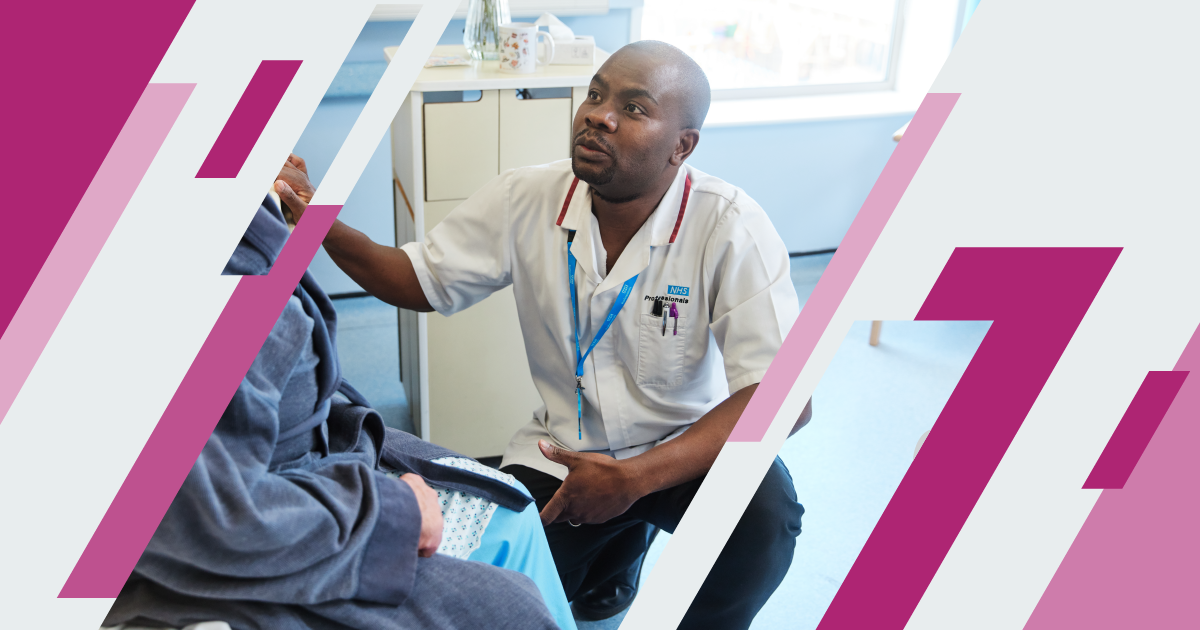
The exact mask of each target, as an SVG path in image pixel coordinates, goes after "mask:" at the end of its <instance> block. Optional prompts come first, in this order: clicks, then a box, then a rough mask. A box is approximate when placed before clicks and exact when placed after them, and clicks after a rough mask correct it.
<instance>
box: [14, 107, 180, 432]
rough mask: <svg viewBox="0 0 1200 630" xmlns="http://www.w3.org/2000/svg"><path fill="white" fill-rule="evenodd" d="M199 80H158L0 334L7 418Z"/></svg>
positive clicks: (127, 123)
mask: <svg viewBox="0 0 1200 630" xmlns="http://www.w3.org/2000/svg"><path fill="white" fill-rule="evenodd" d="M194 87H195V84H194V83H151V84H150V85H148V86H146V89H145V91H144V92H142V97H141V98H140V99H138V102H137V105H136V106H135V107H134V108H133V113H131V114H130V115H129V120H127V121H125V126H124V127H122V128H121V133H120V135H118V136H117V140H116V142H114V143H113V145H112V149H110V150H109V152H108V155H107V156H106V157H105V158H104V163H103V164H101V165H100V170H99V171H97V173H96V177H95V178H93V179H92V183H91V185H90V186H88V189H87V192H85V193H84V195H83V199H82V200H81V201H80V202H79V207H78V208H76V210H75V212H74V213H73V214H72V215H71V219H70V220H69V221H68V222H67V225H66V228H65V229H63V232H62V235H61V236H60V237H59V239H58V242H57V243H55V245H54V249H53V250H51V252H50V255H49V256H48V257H47V258H46V263H45V264H44V265H43V266H42V269H41V271H39V272H38V275H37V278H36V279H35V280H34V281H33V284H32V285H31V286H30V287H29V292H28V293H27V294H26V296H25V299H24V300H23V301H22V302H21V305H20V306H19V307H18V308H17V311H16V313H15V314H14V315H13V318H12V321H11V322H10V323H9V326H8V329H7V330H5V331H4V333H3V335H2V336H0V357H4V360H3V361H0V422H3V420H4V416H5V415H6V414H7V413H8V410H9V408H10V407H11V406H12V403H13V401H14V400H15V399H16V397H17V393H18V392H20V391H21V387H22V386H23V385H24V384H25V380H26V379H27V378H28V377H29V372H30V371H31V370H33V366H34V364H36V363H37V360H38V357H39V356H40V355H41V353H42V350H43V349H44V348H45V347H46V343H47V342H48V341H50V336H51V335H53V334H54V329H55V328H56V327H57V326H58V322H59V321H60V320H61V319H62V316H63V314H64V313H66V311H67V307H68V306H69V305H70V303H71V300H72V299H74V298H75V293H76V292H77V291H78V290H79V286H80V285H81V284H83V279H84V278H85V277H86V276H87V273H88V270H89V269H91V267H92V263H93V262H95V260H96V256H98V255H99V254H100V250H101V249H102V248H103V247H104V243H105V241H107V240H108V236H109V234H111V233H112V230H113V227H114V226H116V224H117V220H118V219H120V218H121V213H122V212H124V210H125V206H126V205H128V204H129V200H130V199H131V198H132V197H133V193H134V191H135V190H137V187H138V185H139V184H140V183H141V181H142V177H143V176H145V174H146V170H147V169H149V168H150V163H151V162H153V161H154V156H156V155H158V149H159V147H161V146H162V143H163V141H164V140H166V138H167V133H168V132H169V131H170V130H171V127H172V126H173V125H174V124H175V120H176V118H177V117H178V116H179V112H180V111H182V110H183V105H184V103H186V102H187V100H188V97H189V96H190V95H191V93H192V88H194Z"/></svg>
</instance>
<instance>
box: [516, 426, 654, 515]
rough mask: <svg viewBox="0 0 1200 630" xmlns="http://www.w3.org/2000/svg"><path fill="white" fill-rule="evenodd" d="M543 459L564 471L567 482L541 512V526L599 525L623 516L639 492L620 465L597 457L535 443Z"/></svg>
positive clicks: (639, 495) (625, 469) (592, 454)
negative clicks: (564, 524)
mask: <svg viewBox="0 0 1200 630" xmlns="http://www.w3.org/2000/svg"><path fill="white" fill-rule="evenodd" d="M538 447H539V448H540V449H541V451H542V455H543V456H545V458H546V459H548V460H550V461H552V462H556V463H559V464H562V465H564V466H566V467H567V469H568V472H567V478H566V479H564V480H563V484H562V486H560V487H559V488H558V492H555V493H554V496H553V497H551V498H550V502H549V503H547V504H546V507H545V508H543V509H542V514H541V516H542V524H543V525H549V524H550V523H561V522H563V521H570V522H571V523H572V524H574V525H582V524H583V523H603V522H605V521H608V520H609V519H612V518H616V517H618V516H620V515H622V514H624V513H625V510H628V509H629V506H631V505H633V502H634V501H637V500H638V499H640V498H642V496H644V495H645V494H646V493H645V492H643V491H642V490H641V488H640V486H639V484H638V483H637V480H635V479H630V478H629V477H628V475H627V474H626V473H627V472H628V470H627V468H626V467H624V466H622V465H621V462H618V461H617V460H615V459H613V458H611V457H608V456H606V455H600V454H597V453H576V452H574V451H568V450H565V449H561V448H558V447H556V446H553V445H551V444H550V443H549V442H546V441H545V440H539V441H538Z"/></svg>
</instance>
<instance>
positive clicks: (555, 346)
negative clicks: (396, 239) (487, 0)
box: [402, 160, 800, 479]
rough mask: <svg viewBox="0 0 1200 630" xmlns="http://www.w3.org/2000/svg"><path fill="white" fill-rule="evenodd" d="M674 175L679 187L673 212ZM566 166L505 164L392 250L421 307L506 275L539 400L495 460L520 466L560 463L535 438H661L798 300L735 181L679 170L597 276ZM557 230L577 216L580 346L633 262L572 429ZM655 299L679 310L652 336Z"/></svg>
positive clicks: (759, 357)
mask: <svg viewBox="0 0 1200 630" xmlns="http://www.w3.org/2000/svg"><path fill="white" fill-rule="evenodd" d="M688 176H690V178H691V187H690V194H689V195H688V200H687V204H686V207H684V208H683V210H682V218H680V214H681V209H680V205H681V201H682V200H683V197H684V189H685V178H686V177H688ZM573 180H574V175H573V174H572V172H571V162H570V160H562V161H559V162H554V163H551V164H547V165H544V166H534V167H527V168H519V169H515V170H510V171H507V172H505V173H503V174H501V175H500V176H499V177H497V178H495V179H493V180H492V181H490V182H488V183H487V184H486V185H484V186H483V187H482V188H481V189H480V190H479V191H478V192H476V193H475V194H474V195H472V196H471V197H470V198H469V199H467V200H466V201H464V202H463V203H462V204H461V205H459V206H458V207H457V208H455V209H454V210H453V211H451V212H450V214H449V215H448V216H447V217H446V218H445V219H444V220H443V221H442V222H441V223H439V224H438V225H437V226H436V227H434V229H432V230H430V232H429V234H428V235H427V236H426V239H425V242H424V243H420V242H414V243H408V244H406V245H404V246H403V248H402V249H404V251H405V252H407V253H408V256H409V258H410V259H412V263H413V267H414V268H415V269H416V273H417V278H418V279H419V280H420V283H421V288H422V289H423V290H424V292H425V296H426V298H428V300H429V303H430V305H432V306H433V308H434V309H435V310H437V311H438V312H439V313H441V314H443V315H451V314H453V313H457V312H458V311H461V310H463V309H465V308H467V307H469V306H471V305H472V304H475V303H476V302H479V301H480V300H482V299H484V298H486V297H487V296H489V295H491V294H492V293H493V292H494V291H497V290H499V289H501V288H503V287H505V286H508V285H510V284H511V285H513V294H514V296H515V298H516V303H517V313H518V317H519V319H520V322H521V332H522V334H523V335H524V338H525V350H526V352H527V353H528V356H529V367H530V371H531V372H532V376H533V382H534V385H535V386H536V387H537V390H538V393H539V394H540V395H541V397H542V401H543V403H544V405H543V406H542V407H541V408H539V409H538V410H536V411H534V412H533V419H532V420H531V422H530V423H529V424H528V425H526V426H525V427H523V428H522V429H521V430H519V431H518V432H517V434H516V435H515V436H513V439H512V441H511V442H510V443H509V445H508V449H507V450H506V451H505V453H504V461H503V464H502V465H504V466H507V465H510V464H521V465H524V466H528V467H530V468H534V469H536V470H540V471H542V472H545V473H548V474H551V475H554V476H556V477H558V478H560V479H561V478H564V477H565V476H566V473H567V469H566V467H564V466H561V465H559V464H555V463H553V462H550V461H549V460H547V459H545V458H544V457H543V456H542V455H541V453H540V451H539V450H538V448H537V441H538V440H539V439H546V440H549V441H550V442H552V443H554V444H557V445H558V446H561V447H564V448H567V449H570V450H576V451H596V452H601V453H605V454H608V455H611V456H613V457H616V458H617V459H625V458H628V457H633V456H634V455H638V454H640V453H643V452H645V451H647V450H649V449H650V448H652V447H653V446H655V445H656V444H659V443H662V442H664V441H666V440H669V439H671V438H674V437H675V436H677V435H679V434H680V433H682V432H683V431H684V430H685V429H687V427H689V426H690V425H691V424H692V423H694V422H695V421H696V420H698V419H699V418H700V417H701V416H703V415H704V414H705V413H706V412H708V411H709V410H710V409H712V408H713V407H715V406H716V405H717V404H719V403H720V402H721V401H723V400H724V399H725V398H727V397H728V396H729V393H730V392H733V391H737V390H739V389H742V388H743V387H746V386H748V385H753V384H755V383H757V382H759V381H760V380H761V379H762V377H763V374H765V373H766V371H767V367H768V366H769V365H770V363H771V360H772V359H773V358H774V357H775V353H776V352H777V351H778V350H779V347H780V345H781V344H782V343H783V338H784V337H785V336H786V335H787V332H788V330H789V329H790V328H791V326H792V323H793V322H795V320H796V316H797V315H798V314H799V311H800V307H799V300H798V299H797V297H796V290H795V288H794V287H793V285H792V281H791V272H790V264H789V259H788V252H787V249H786V248H785V247H784V245H783V241H782V240H781V239H780V238H779V234H778V233H777V232H776V231H775V228H774V226H772V225H771V222H770V220H769V219H768V218H767V215H766V214H765V213H764V212H763V210H762V208H760V207H759V206H758V204H757V203H755V202H754V200H753V199H751V198H750V197H749V196H747V195H746V193H745V192H743V191H742V190H741V189H739V188H737V187H735V186H731V185H729V184H727V183H725V182H723V181H721V180H720V179H717V178H716V177H712V176H710V175H706V174H704V173H702V172H700V171H698V170H696V169H694V168H691V167H689V166H686V165H685V166H684V167H683V168H680V169H679V174H678V176H677V177H676V178H675V181H674V182H673V183H672V184H671V187H670V189H668V190H667V193H666V195H665V196H664V197H663V199H662V201H661V202H660V203H659V205H658V207H657V208H656V209H655V210H654V212H653V214H651V215H650V218H649V219H648V220H647V221H646V223H645V224H644V225H643V226H642V227H641V229H640V230H639V231H638V232H637V233H636V234H635V235H634V237H633V239H632V240H630V242H629V244H628V245H627V246H626V247H625V250H624V251H622V252H621V256H620V258H619V259H618V260H617V262H616V264H614V265H613V268H612V271H611V273H607V274H606V273H605V253H604V249H603V245H602V244H601V243H600V238H599V230H598V227H597V224H596V218H595V216H593V215H592V200H591V194H590V190H589V189H588V187H587V184H585V183H583V182H580V183H579V184H578V185H577V188H576V190H575V192H574V194H573V195H572V196H571V202H570V204H569V205H568V206H567V207H566V209H565V211H564V208H563V202H564V200H565V199H566V198H567V193H568V190H569V189H570V187H571V183H572V181H573ZM677 224H678V228H677ZM568 230H576V234H575V237H574V242H573V243H572V245H571V247H572V250H571V251H572V253H574V255H575V257H576V258H577V259H578V261H579V262H578V269H577V271H576V283H577V287H578V293H579V319H580V327H581V330H580V345H581V349H582V350H583V351H586V350H587V347H588V346H589V345H590V344H591V341H592V338H593V337H594V335H595V332H596V330H597V329H599V328H600V326H601V325H602V324H603V322H604V319H605V317H607V315H608V312H609V309H610V308H611V307H612V305H613V302H614V300H615V298H616V296H617V294H618V293H619V292H620V290H621V286H622V284H624V282H625V281H626V280H628V279H629V278H631V277H633V276H634V274H640V275H639V276H638V279H637V282H636V284H635V285H634V287H633V294H632V295H631V296H630V298H629V301H628V303H626V305H625V307H624V308H623V309H622V310H621V311H620V313H619V315H618V316H617V319H616V321H615V322H614V323H613V324H612V327H611V328H610V329H609V330H608V332H607V333H606V334H605V335H604V336H603V337H602V338H601V339H600V342H599V343H598V344H597V345H596V348H595V350H594V351H592V354H591V356H589V357H588V358H587V359H586V361H585V364H584V373H583V387H584V390H583V397H584V401H583V438H582V439H580V438H579V436H578V433H577V411H576V409H577V408H576V398H575V367H576V361H575V338H574V329H573V319H572V314H571V301H570V300H571V298H570V295H571V293H570V289H569V287H568V283H567V268H568V267H567V233H568ZM673 236H674V238H673ZM672 240H673V242H672ZM655 298H663V300H664V301H665V302H666V303H667V304H669V303H670V302H674V303H675V304H676V308H677V309H678V314H679V316H678V318H677V319H678V321H677V322H676V318H670V317H668V319H667V328H666V334H665V335H664V334H663V318H662V317H656V316H654V315H653V314H651V310H652V309H653V306H654V300H655ZM497 334H504V331H497Z"/></svg>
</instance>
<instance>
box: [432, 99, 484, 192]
mask: <svg viewBox="0 0 1200 630" xmlns="http://www.w3.org/2000/svg"><path fill="white" fill-rule="evenodd" d="M498 102H499V95H498V94H497V93H496V90H483V96H482V97H480V99H479V100H478V101H474V102H469V103H425V105H424V113H425V200H426V201H444V200H448V199H466V198H467V197H470V196H471V193H473V192H475V191H476V190H479V187H480V186H483V185H484V184H486V183H487V182H488V180H490V179H492V178H493V177H495V176H496V175H498V174H499V173H500V167H499V147H500V130H499V128H500V112H499V103H498Z"/></svg>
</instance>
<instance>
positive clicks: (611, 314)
mask: <svg viewBox="0 0 1200 630" xmlns="http://www.w3.org/2000/svg"><path fill="white" fill-rule="evenodd" d="M568 200H569V198H568ZM574 236H575V230H570V233H569V234H568V238H567V267H568V270H567V283H568V284H569V285H570V287H571V314H572V315H574V316H575V407H576V409H578V410H579V439H580V440H583V362H584V360H585V359H587V358H588V355H590V354H592V350H593V349H595V347H596V344H597V343H598V342H599V341H600V338H601V337H603V336H604V333H606V332H608V327H609V326H612V323H613V321H614V320H616V319H617V313H620V312H621V308H622V307H623V306H625V301H626V300H628V299H629V294H631V293H633V284H634V283H635V282H637V279H638V276H639V275H641V274H634V275H633V277H632V278H630V279H628V280H626V281H625V284H623V285H621V293H620V294H618V295H617V299H616V301H615V302H613V305H612V308H610V309H608V317H606V318H604V325H602V326H600V330H598V331H596V336H595V337H593V338H592V345H590V346H588V349H587V352H584V353H580V351H579V306H578V302H579V294H578V291H577V289H576V288H575V255H574V254H572V253H571V241H572V240H573V239H574Z"/></svg>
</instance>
